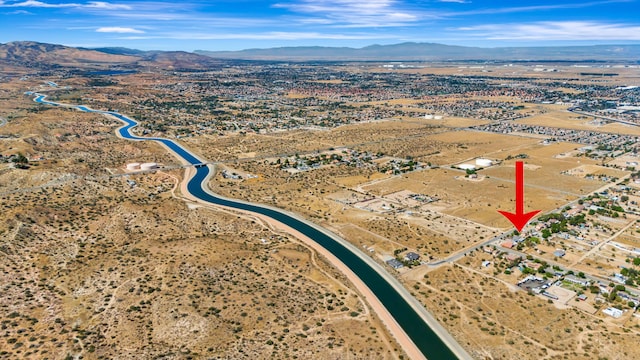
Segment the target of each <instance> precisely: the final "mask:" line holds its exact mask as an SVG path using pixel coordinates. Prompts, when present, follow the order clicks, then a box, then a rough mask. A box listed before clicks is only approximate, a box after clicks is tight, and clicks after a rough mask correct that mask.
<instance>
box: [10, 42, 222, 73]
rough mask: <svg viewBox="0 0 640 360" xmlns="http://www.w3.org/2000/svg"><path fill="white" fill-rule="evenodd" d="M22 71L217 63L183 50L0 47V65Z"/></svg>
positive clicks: (192, 66)
mask: <svg viewBox="0 0 640 360" xmlns="http://www.w3.org/2000/svg"><path fill="white" fill-rule="evenodd" d="M2 64H5V65H12V66H19V67H25V68H55V67H73V68H88V69H91V68H104V67H105V66H125V67H128V68H136V67H149V66H152V67H159V68H162V69H169V70H171V69H173V70H179V69H193V70H200V69H208V68H212V67H214V66H216V65H219V64H220V61H219V60H216V59H213V58H211V57H208V56H204V55H199V54H194V53H190V52H184V51H142V50H135V49H127V48H100V49H87V48H75V47H69V46H64V45H55V44H45V43H38V42H33V41H15V42H10V43H6V44H0V65H2Z"/></svg>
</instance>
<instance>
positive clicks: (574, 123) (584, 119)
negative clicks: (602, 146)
mask: <svg viewBox="0 0 640 360" xmlns="http://www.w3.org/2000/svg"><path fill="white" fill-rule="evenodd" d="M555 107H556V109H554V110H551V111H549V112H547V113H545V114H542V115H536V116H532V117H527V118H524V119H519V120H516V123H519V124H527V125H538V126H549V127H554V128H564V129H576V130H591V131H601V132H611V133H618V134H628V135H640V127H637V126H630V125H625V124H620V123H614V122H610V123H608V124H602V121H600V120H599V119H596V118H594V117H593V116H587V115H581V114H574V113H572V112H569V111H567V110H566V106H562V105H556V106H555Z"/></svg>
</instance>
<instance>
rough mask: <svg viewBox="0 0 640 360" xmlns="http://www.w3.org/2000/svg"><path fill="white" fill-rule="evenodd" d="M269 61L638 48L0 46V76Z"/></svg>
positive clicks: (575, 56)
mask: <svg viewBox="0 0 640 360" xmlns="http://www.w3.org/2000/svg"><path fill="white" fill-rule="evenodd" d="M231 59H236V60H269V61H314V60H317V61H483V60H489V61H543V60H547V61H619V62H634V63H638V62H640V45H593V46H566V47H502V48H479V47H464V46H452V45H443V44H434V43H401V44H394V45H371V46H367V47H363V48H349V47H320V46H312V47H280V48H270V49H248V50H241V51H204V50H196V51H194V52H185V51H143V50H136V49H129V48H122V47H107V48H93V49H88V48H81V47H69V46H63V45H55V44H45V43H38V42H33V41H15V42H10V43H6V44H0V70H1V69H2V68H3V67H7V66H14V67H16V66H17V67H24V68H40V69H42V68H52V67H54V68H55V67H74V68H86V69H91V68H104V67H113V66H118V67H123V68H143V67H157V68H162V69H169V70H171V69H173V70H180V69H190V70H204V69H210V68H212V67H215V66H220V65H221V64H222V61H226V60H231Z"/></svg>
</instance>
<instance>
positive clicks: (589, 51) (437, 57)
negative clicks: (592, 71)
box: [195, 42, 640, 61]
mask: <svg viewBox="0 0 640 360" xmlns="http://www.w3.org/2000/svg"><path fill="white" fill-rule="evenodd" d="M195 53H197V54H202V55H207V56H211V57H216V58H221V59H243V60H281V61H304V60H325V61H331V60H362V61H376V60H385V61H388V60H392V61H401V60H405V61H413V60H422V61H449V60H453V61H455V60H458V61H460V60H500V61H526V60H558V61H561V60H562V61H564V60H577V61H586V60H595V61H598V60H602V61H605V60H607V61H610V60H618V61H630V60H631V61H639V60H640V45H593V46H562V47H502V48H479V47H465V46H452V45H443V44H435V43H415V42H407V43H401V44H393V45H371V46H366V47H363V48H349V47H321V46H312V47H306V46H305V47H279V48H271V49H247V50H240V51H205V50H196V51H195Z"/></svg>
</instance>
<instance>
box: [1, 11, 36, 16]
mask: <svg viewBox="0 0 640 360" xmlns="http://www.w3.org/2000/svg"><path fill="white" fill-rule="evenodd" d="M4 14H6V15H33V13H32V12H28V11H27V10H15V11H9V12H6V13H4Z"/></svg>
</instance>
